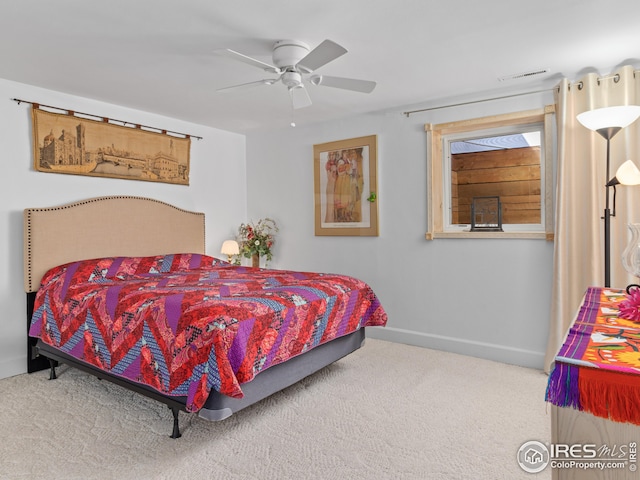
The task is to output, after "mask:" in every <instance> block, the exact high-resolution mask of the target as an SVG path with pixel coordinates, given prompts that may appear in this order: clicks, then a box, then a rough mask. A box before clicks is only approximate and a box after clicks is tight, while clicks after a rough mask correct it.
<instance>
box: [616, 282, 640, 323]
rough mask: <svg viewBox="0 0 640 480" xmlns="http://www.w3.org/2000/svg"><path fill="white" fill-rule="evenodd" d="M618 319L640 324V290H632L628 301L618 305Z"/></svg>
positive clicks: (627, 298)
mask: <svg viewBox="0 0 640 480" xmlns="http://www.w3.org/2000/svg"><path fill="white" fill-rule="evenodd" d="M618 310H619V311H620V313H619V314H618V317H620V318H624V319H626V320H633V321H634V322H640V288H632V289H631V290H630V291H629V294H628V295H626V299H625V300H623V301H622V302H620V304H619V305H618Z"/></svg>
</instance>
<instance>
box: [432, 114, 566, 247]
mask: <svg viewBox="0 0 640 480" xmlns="http://www.w3.org/2000/svg"><path fill="white" fill-rule="evenodd" d="M554 114H555V108H554V106H553V105H549V106H546V107H545V108H543V109H537V110H529V111H525V112H517V113H510V114H504V115H495V116H491V117H483V118H477V119H472V120H463V121H460V122H451V123H442V124H438V125H432V124H426V125H425V131H426V132H427V136H428V156H427V157H428V158H427V163H428V170H427V171H428V177H429V178H428V187H429V188H428V190H429V193H428V197H429V198H428V202H429V205H428V209H427V211H428V215H429V218H428V219H427V225H428V230H427V233H426V235H425V237H426V238H427V239H428V240H432V239H434V238H544V239H547V240H553V195H552V183H553V172H552V168H553V167H552V159H553V153H552V143H553V139H552V137H551V135H552V132H553V125H552V121H553V115H554ZM531 127H534V128H536V129H538V130H539V131H540V133H541V135H540V143H541V145H540V147H541V148H540V174H541V178H540V201H541V205H540V210H541V223H540V224H503V226H502V228H503V230H504V231H503V232H470V231H469V226H468V225H455V224H451V154H450V144H451V143H452V142H454V141H459V140H462V139H470V138H481V137H491V136H499V135H508V134H512V133H522V132H523V131H526V130H531Z"/></svg>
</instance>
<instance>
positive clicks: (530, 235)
mask: <svg viewBox="0 0 640 480" xmlns="http://www.w3.org/2000/svg"><path fill="white" fill-rule="evenodd" d="M553 237H554V235H553V233H546V232H427V233H426V234H425V239H426V240H435V239H436V238H520V239H539V240H547V241H549V242H553Z"/></svg>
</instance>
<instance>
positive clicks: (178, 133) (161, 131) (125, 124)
mask: <svg viewBox="0 0 640 480" xmlns="http://www.w3.org/2000/svg"><path fill="white" fill-rule="evenodd" d="M11 100H13V101H14V102H18V105H20V104H21V103H28V104H29V105H33V106H34V107H35V108H40V107H45V108H53V109H54V110H60V111H62V112H67V115H71V116H76V114H79V115H85V116H87V117H93V118H96V119H98V118H99V119H100V120H102V121H103V122H104V123H109V122H118V123H121V124H122V126H127V125H133V126H134V127H135V128H138V129H143V128H144V129H146V130H147V131H155V132H156V133H162V134H163V135H166V134H169V133H172V134H174V135H181V136H182V137H184V138H195V139H197V140H202V137H198V136H197V135H189V134H188V133H180V132H173V131H171V130H165V129H163V128H156V127H150V126H149V125H141V124H139V123H132V122H125V121H124V120H116V119H114V118H107V117H103V116H101V115H93V114H91V113H84V112H77V111H75V110H69V109H68V108H60V107H53V106H51V105H45V104H44V103H37V102H30V101H28V100H21V99H19V98H12V99H11ZM80 118H82V117H80Z"/></svg>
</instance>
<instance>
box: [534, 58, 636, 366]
mask: <svg viewBox="0 0 640 480" xmlns="http://www.w3.org/2000/svg"><path fill="white" fill-rule="evenodd" d="M616 105H640V71H634V69H633V67H632V66H628V65H627V66H624V67H621V68H620V69H618V70H616V71H615V72H612V73H610V74H607V75H599V74H597V73H589V74H587V75H585V76H584V77H583V78H581V79H580V80H577V81H574V82H573V83H571V82H569V81H568V80H566V79H565V80H563V81H562V82H561V83H560V85H558V88H557V90H556V119H557V129H558V135H557V138H558V167H557V189H556V220H555V221H556V227H555V245H554V266H553V284H552V288H553V292H552V299H551V318H550V325H549V341H548V345H547V352H546V356H545V369H546V370H547V371H548V370H549V368H550V366H551V363H552V361H553V358H554V356H555V354H556V352H557V351H558V349H559V348H560V346H561V345H562V342H563V341H564V337H565V335H566V332H567V329H568V327H569V325H570V324H571V322H572V320H573V317H574V315H575V313H576V310H577V308H578V306H579V304H580V301H581V299H582V296H583V294H584V292H585V290H586V288H587V287H589V286H592V285H593V286H604V221H603V220H602V218H601V217H602V216H603V212H604V206H605V184H606V183H607V181H608V180H609V179H606V178H605V176H606V154H607V151H606V148H607V147H606V140H605V139H604V138H602V137H601V136H600V135H599V134H598V133H596V132H592V131H591V130H588V129H587V128H585V127H584V126H582V125H581V124H580V123H579V122H578V121H577V120H576V115H578V114H579V113H582V112H584V111H587V110H593V109H596V108H602V107H611V106H616ZM639 140H640V120H637V121H636V122H634V123H632V124H631V125H630V126H628V127H627V128H625V129H623V130H621V131H620V132H618V134H617V135H615V136H614V137H613V138H612V139H611V156H610V158H611V167H610V168H611V170H610V177H613V176H614V175H615V172H616V170H617V169H618V167H619V166H620V164H622V163H623V162H624V161H625V160H627V159H631V160H633V161H634V163H635V164H636V166H637V167H638V168H640V146H639V145H638V142H639ZM612 201H613V189H611V202H612ZM611 207H612V208H613V206H612V204H611ZM615 213H616V216H615V217H613V218H612V219H611V287H612V288H624V287H626V286H627V285H628V284H629V283H638V278H635V277H633V276H630V275H628V274H627V272H626V271H625V270H624V268H623V267H622V263H621V256H622V252H623V250H624V249H625V247H626V245H627V243H628V240H629V238H630V235H629V233H628V228H627V224H628V223H630V222H634V223H640V186H636V187H625V186H621V185H618V187H617V195H616V212H615Z"/></svg>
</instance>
